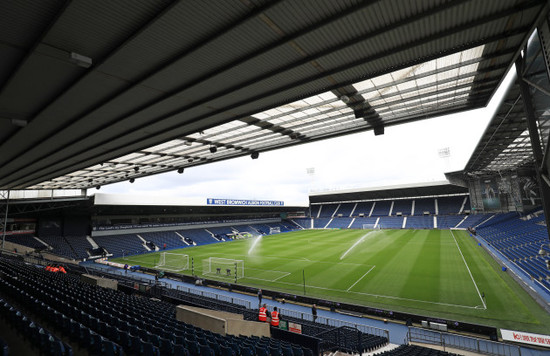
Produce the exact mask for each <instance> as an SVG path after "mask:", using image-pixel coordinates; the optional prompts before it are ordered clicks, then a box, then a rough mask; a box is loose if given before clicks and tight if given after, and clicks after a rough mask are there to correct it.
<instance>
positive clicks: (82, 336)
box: [0, 258, 311, 356]
mask: <svg viewBox="0 0 550 356" xmlns="http://www.w3.org/2000/svg"><path fill="white" fill-rule="evenodd" d="M0 272H2V273H3V275H4V277H5V278H4V279H3V280H0V281H1V282H0V283H3V286H2V289H1V291H2V292H6V291H11V293H13V294H17V295H19V298H21V299H24V302H25V304H26V305H31V306H32V308H33V309H34V310H35V311H36V312H37V313H38V312H42V313H43V315H44V316H45V317H47V318H49V319H50V320H54V321H55V323H56V324H58V325H61V326H62V329H63V331H64V332H65V333H67V335H69V336H70V337H71V338H72V339H74V340H76V341H78V342H80V343H81V344H84V345H86V347H87V348H90V349H93V350H95V352H101V353H102V354H117V353H120V349H121V348H122V349H123V350H124V352H125V353H127V354H141V355H159V354H162V355H188V354H190V355H197V356H198V355H228V356H234V355H255V354H258V355H260V354H264V355H279V356H281V355H285V356H304V355H305V356H308V355H311V352H309V353H307V352H306V350H305V349H302V348H295V347H294V345H291V344H286V343H283V342H279V341H277V340H273V339H270V338H261V339H260V338H252V337H250V338H249V337H236V336H222V335H219V334H215V333H212V332H209V331H206V330H202V329H200V328H196V327H194V326H192V325H189V324H185V323H182V322H179V321H177V320H176V319H175V307H174V306H173V305H172V304H169V303H166V302H161V301H152V300H150V299H146V298H140V297H135V296H129V295H126V294H124V293H121V292H118V291H115V290H110V289H102V288H96V287H94V286H90V285H86V284H82V283H80V282H79V281H78V280H77V279H75V278H74V277H73V276H70V275H55V274H50V273H47V272H45V271H44V270H43V269H39V268H36V267H34V266H28V265H25V264H23V263H20V262H18V261H13V260H7V259H5V258H0ZM104 344H106V345H108V346H109V348H110V349H109V351H104V350H103V347H104V346H103V345H104ZM218 346H219V347H218ZM100 347H101V348H102V349H101V350H100Z"/></svg>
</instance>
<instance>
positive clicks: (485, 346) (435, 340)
mask: <svg viewBox="0 0 550 356" xmlns="http://www.w3.org/2000/svg"><path fill="white" fill-rule="evenodd" d="M407 337H408V340H409V342H411V341H412V342H420V343H426V344H432V345H440V346H443V349H444V350H445V348H446V347H452V348H455V349H460V350H465V351H472V352H477V353H480V354H485V355H498V356H521V348H520V347H519V346H516V345H510V344H504V343H501V342H495V341H490V340H484V339H478V338H474V337H468V336H462V335H457V334H450V333H444V332H439V331H433V330H426V329H419V328H415V327H409V331H408V333H407Z"/></svg>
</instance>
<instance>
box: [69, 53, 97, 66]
mask: <svg viewBox="0 0 550 356" xmlns="http://www.w3.org/2000/svg"><path fill="white" fill-rule="evenodd" d="M70 61H71V62H73V63H74V64H76V65H77V66H79V67H82V68H90V67H91V66H92V59H91V58H90V57H86V56H83V55H81V54H78V53H74V52H71V55H70Z"/></svg>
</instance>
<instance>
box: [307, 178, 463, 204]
mask: <svg viewBox="0 0 550 356" xmlns="http://www.w3.org/2000/svg"><path fill="white" fill-rule="evenodd" d="M458 194H460V195H464V194H468V188H466V187H463V186H459V185H455V184H451V183H449V182H448V181H439V182H427V183H414V184H402V185H390V186H381V187H371V188H363V189H347V190H339V191H327V192H314V193H310V195H309V201H310V203H313V204H315V203H330V202H349V201H369V200H385V199H400V198H412V197H415V198H416V197H431V196H445V195H458Z"/></svg>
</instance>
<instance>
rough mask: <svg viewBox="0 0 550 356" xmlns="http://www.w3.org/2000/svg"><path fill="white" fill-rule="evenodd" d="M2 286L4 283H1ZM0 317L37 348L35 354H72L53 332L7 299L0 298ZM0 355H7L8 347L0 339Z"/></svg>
mask: <svg viewBox="0 0 550 356" xmlns="http://www.w3.org/2000/svg"><path fill="white" fill-rule="evenodd" d="M3 287H4V288H5V287H6V284H5V283H3ZM0 317H2V319H4V320H5V321H6V322H7V323H8V324H9V325H10V326H11V328H13V329H15V330H17V331H18V332H19V334H20V335H22V336H23V337H25V338H26V340H27V341H28V342H30V343H31V345H32V346H33V347H34V348H36V350H38V352H37V354H46V355H59V356H63V355H67V356H69V355H72V354H73V352H72V348H71V347H70V346H69V345H68V344H66V343H64V342H63V341H62V340H61V339H60V338H58V337H56V336H55V335H54V334H53V333H51V332H50V331H48V330H46V329H45V328H43V327H41V326H40V325H39V324H38V323H36V322H35V321H33V320H32V319H31V318H29V317H28V316H27V315H25V313H23V312H21V311H20V310H19V309H18V308H16V307H14V306H12V305H11V304H10V303H9V302H8V301H6V300H4V299H2V298H0ZM0 355H2V356H8V355H9V347H8V345H7V343H6V342H5V341H4V340H2V339H0Z"/></svg>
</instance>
